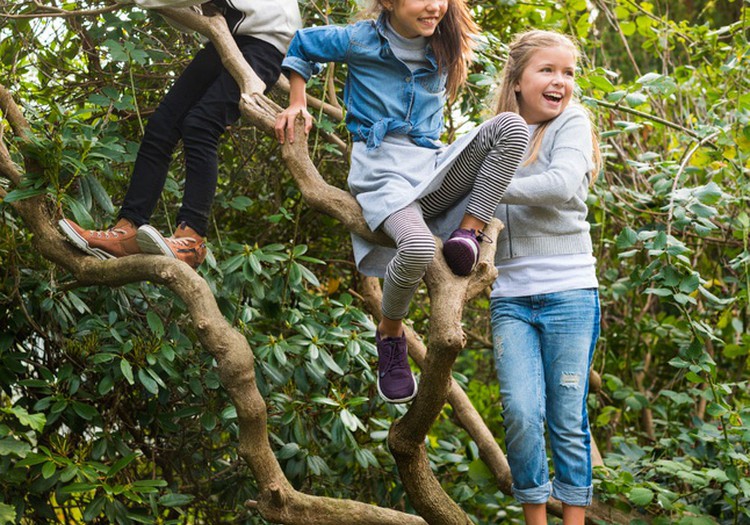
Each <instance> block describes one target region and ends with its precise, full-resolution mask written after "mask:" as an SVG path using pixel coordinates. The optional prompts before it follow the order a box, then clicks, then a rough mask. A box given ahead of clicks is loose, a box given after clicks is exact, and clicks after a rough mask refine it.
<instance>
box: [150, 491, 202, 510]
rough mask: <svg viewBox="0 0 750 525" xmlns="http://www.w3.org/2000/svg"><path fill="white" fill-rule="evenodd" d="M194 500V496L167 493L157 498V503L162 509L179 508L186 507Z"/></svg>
mask: <svg viewBox="0 0 750 525" xmlns="http://www.w3.org/2000/svg"><path fill="white" fill-rule="evenodd" d="M194 498H195V496H191V495H190V494H177V493H169V494H165V495H163V496H162V497H161V498H159V500H158V503H159V505H162V506H163V507H179V506H181V505H187V504H188V503H190V502H191V501H193V499H194Z"/></svg>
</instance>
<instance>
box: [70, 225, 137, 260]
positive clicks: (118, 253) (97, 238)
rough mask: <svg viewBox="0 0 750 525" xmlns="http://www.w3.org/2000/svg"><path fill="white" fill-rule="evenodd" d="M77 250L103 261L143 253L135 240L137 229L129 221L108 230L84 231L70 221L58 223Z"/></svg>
mask: <svg viewBox="0 0 750 525" xmlns="http://www.w3.org/2000/svg"><path fill="white" fill-rule="evenodd" d="M57 224H58V225H59V226H60V230H62V232H63V234H65V237H67V238H68V240H69V241H70V242H71V243H73V244H74V245H75V246H76V248H78V249H80V250H82V251H84V252H86V253H88V254H89V255H93V256H94V257H97V258H99V259H102V260H106V259H114V258H115V257H125V256H126V255H135V254H137V253H141V249H140V248H139V247H138V242H137V241H136V240H135V235H136V231H137V230H136V228H135V226H134V225H133V223H132V222H130V221H129V220H128V219H120V220H118V221H117V224H115V225H114V226H113V227H111V228H110V229H108V230H84V229H83V228H81V227H80V226H78V225H77V224H76V223H75V222H73V221H71V220H70V219H62V220H60V221H59V222H58V223H57Z"/></svg>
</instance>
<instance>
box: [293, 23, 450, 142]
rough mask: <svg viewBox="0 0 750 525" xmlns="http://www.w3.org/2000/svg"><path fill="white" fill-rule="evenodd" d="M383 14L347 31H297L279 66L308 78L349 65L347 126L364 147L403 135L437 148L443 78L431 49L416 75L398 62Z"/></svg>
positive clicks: (336, 28)
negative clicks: (334, 65)
mask: <svg viewBox="0 0 750 525" xmlns="http://www.w3.org/2000/svg"><path fill="white" fill-rule="evenodd" d="M384 16H385V14H383V15H381V16H380V17H379V18H378V20H364V21H361V22H358V23H356V24H351V25H348V26H345V27H340V26H322V27H310V28H306V29H300V30H298V31H297V32H296V33H295V35H294V38H293V39H292V43H291V44H290V45H289V51H288V52H287V56H286V58H285V59H284V62H283V63H282V68H284V69H287V70H292V71H295V72H297V73H299V74H300V75H301V76H302V77H303V78H304V79H305V80H309V79H310V77H311V76H312V75H314V74H317V73H319V72H320V70H321V69H322V65H321V64H320V63H321V62H343V63H346V64H347V65H348V74H347V76H346V83H345V85H344V103H345V104H346V108H347V114H346V127H347V129H348V130H349V132H350V133H351V134H352V138H353V140H354V141H361V142H366V143H367V149H374V148H377V147H378V146H380V144H381V142H382V141H383V138H384V137H385V136H386V135H387V134H398V135H407V136H408V137H410V138H411V139H412V141H413V142H414V143H415V144H417V145H418V146H422V147H427V148H432V149H437V148H439V147H440V146H441V144H440V142H439V140H438V139H439V137H440V133H441V132H442V129H443V107H444V105H445V98H446V94H445V84H446V80H447V75H446V74H445V73H444V72H438V67H437V62H436V60H435V56H434V54H433V53H432V49H431V48H430V46H429V45H428V46H427V52H426V58H427V60H428V61H429V62H430V64H431V65H430V67H423V68H419V69H417V70H415V71H413V72H412V71H411V70H409V68H408V67H407V66H406V64H404V63H403V62H402V61H401V60H399V59H398V58H397V57H396V56H395V55H394V54H393V51H392V50H391V47H390V44H389V43H388V39H387V38H386V36H385V33H384Z"/></svg>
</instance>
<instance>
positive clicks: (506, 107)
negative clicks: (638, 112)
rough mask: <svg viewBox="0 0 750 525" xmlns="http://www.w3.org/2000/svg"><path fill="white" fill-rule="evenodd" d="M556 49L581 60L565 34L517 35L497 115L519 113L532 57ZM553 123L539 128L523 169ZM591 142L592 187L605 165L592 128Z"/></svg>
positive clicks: (536, 153) (511, 49)
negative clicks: (520, 95) (521, 84)
mask: <svg viewBox="0 0 750 525" xmlns="http://www.w3.org/2000/svg"><path fill="white" fill-rule="evenodd" d="M557 46H562V47H565V48H568V49H570V51H571V52H572V53H573V56H574V57H575V59H576V62H578V58H579V57H580V51H579V50H578V46H577V45H576V43H575V42H574V41H573V40H572V39H571V38H569V37H568V36H566V35H563V34H562V33H557V32H555V31H543V30H538V29H535V30H533V31H527V32H525V33H521V34H519V35H516V37H515V38H514V39H513V42H511V44H510V46H509V47H508V61H507V62H506V63H505V67H504V68H503V75H502V80H501V81H500V88H499V89H498V91H497V102H496V104H495V113H502V112H504V111H512V112H513V113H518V112H519V106H518V93H517V92H516V90H515V87H516V85H517V84H518V83H519V82H520V80H521V76H522V75H523V72H524V70H525V69H526V66H527V65H528V63H529V61H530V60H531V57H532V55H533V54H534V53H535V52H536V51H538V50H539V49H542V48H546V47H557ZM587 113H588V111H587ZM551 122H552V121H551V120H548V121H547V122H543V123H541V124H540V125H539V126H538V127H537V128H536V131H535V132H534V135H533V136H532V138H531V142H530V143H529V154H528V157H527V158H526V160H525V161H524V163H523V165H524V166H526V165H528V164H531V163H532V162H534V161H535V160H536V158H537V156H538V155H539V148H540V147H541V145H542V138H543V137H544V134H545V132H546V131H547V128H548V127H549V125H550V123H551ZM591 140H592V144H593V151H592V157H593V161H594V169H593V172H592V174H591V184H593V183H594V181H595V180H596V177H597V175H598V174H599V170H600V169H601V163H602V160H601V152H600V151H599V138H598V136H597V133H596V129H595V128H594V127H593V125H592V127H591Z"/></svg>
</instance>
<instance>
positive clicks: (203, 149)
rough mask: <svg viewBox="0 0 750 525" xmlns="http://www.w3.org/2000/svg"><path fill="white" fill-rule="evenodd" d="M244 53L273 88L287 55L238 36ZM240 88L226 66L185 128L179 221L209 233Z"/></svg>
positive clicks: (237, 111)
mask: <svg viewBox="0 0 750 525" xmlns="http://www.w3.org/2000/svg"><path fill="white" fill-rule="evenodd" d="M236 41H237V44H238V46H239V48H240V51H242V54H243V56H244V57H245V59H246V60H247V61H248V63H249V64H250V65H251V66H252V67H253V70H254V71H255V72H256V73H257V74H258V76H260V78H261V80H263V81H264V82H265V83H266V85H267V86H268V87H269V88H270V87H271V86H272V85H273V84H274V83H275V82H276V80H277V79H278V76H279V73H280V71H281V61H282V60H283V55H282V54H281V52H279V51H278V50H277V49H276V48H275V47H273V46H272V45H271V44H269V43H267V42H264V41H262V40H258V39H256V38H252V37H248V36H239V37H236ZM239 101H240V89H239V86H238V85H237V83H236V82H235V81H234V79H233V78H232V76H231V75H230V74H229V72H228V71H227V70H226V69H225V68H223V67H222V69H221V73H220V74H219V75H218V76H217V78H216V79H215V80H214V82H213V83H212V84H211V86H210V87H209V88H208V89H207V90H206V92H205V93H204V95H203V97H202V98H201V99H200V101H198V103H196V104H195V106H194V107H193V108H192V109H191V110H190V111H189V112H188V114H187V115H186V116H185V118H184V120H183V122H182V126H181V131H182V143H183V147H184V149H185V167H186V173H185V194H184V196H183V200H182V207H181V208H180V211H179V213H178V215H177V222H178V223H181V222H183V221H184V222H186V223H187V224H188V226H190V227H191V228H193V229H194V230H195V231H197V232H198V233H199V234H200V235H203V236H205V235H206V231H207V229H208V218H209V214H210V211H211V204H212V203H213V199H214V195H215V194H216V186H217V179H218V153H217V151H218V142H219V137H220V136H221V134H222V133H224V131H225V130H226V128H227V126H229V125H231V124H233V123H234V122H236V121H237V120H238V119H239V117H240V109H239Z"/></svg>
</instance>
